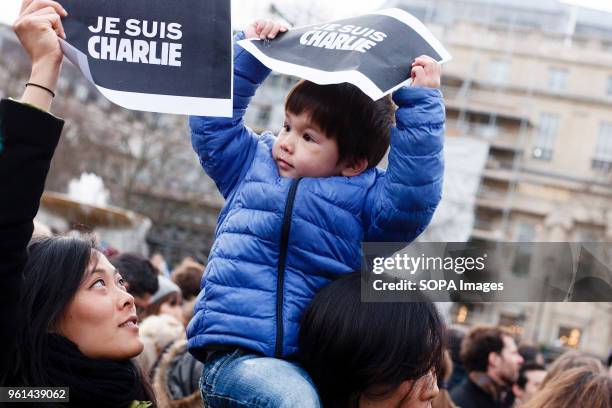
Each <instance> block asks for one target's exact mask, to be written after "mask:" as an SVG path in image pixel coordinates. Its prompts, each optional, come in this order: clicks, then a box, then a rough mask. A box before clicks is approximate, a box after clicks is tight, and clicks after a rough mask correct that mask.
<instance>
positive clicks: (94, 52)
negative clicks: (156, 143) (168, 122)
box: [61, 0, 232, 116]
mask: <svg viewBox="0 0 612 408" xmlns="http://www.w3.org/2000/svg"><path fill="white" fill-rule="evenodd" d="M61 3H62V5H63V6H64V8H65V9H66V10H67V11H68V17H67V18H66V19H65V20H64V22H63V24H64V28H65V30H66V41H65V42H63V43H62V46H63V49H64V53H65V54H66V56H67V57H68V58H69V59H70V60H71V61H72V62H73V63H74V64H75V65H77V66H78V67H79V68H80V69H81V71H82V72H83V73H84V74H85V75H86V76H87V77H88V79H90V80H91V81H92V82H93V83H94V84H95V85H96V86H97V87H98V89H99V90H100V91H101V92H102V93H103V94H104V95H105V96H106V97H108V98H109V99H110V100H112V101H113V102H115V103H117V104H119V105H122V106H125V107H128V108H131V109H138V110H148V111H157V112H167V113H182V114H198V115H211V116H231V110H232V104H231V98H232V89H231V87H232V85H231V84H232V76H231V75H232V48H231V47H232V38H231V11H230V0H208V1H195V2H194V1H187V0H173V1H170V2H169V1H163V0H130V1H120V0H104V1H99V0H61Z"/></svg>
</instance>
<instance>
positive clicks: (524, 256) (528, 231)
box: [512, 222, 536, 276]
mask: <svg viewBox="0 0 612 408" xmlns="http://www.w3.org/2000/svg"><path fill="white" fill-rule="evenodd" d="M535 235H536V232H535V226H534V225H533V224H530V223H527V222H520V223H518V224H517V228H516V240H515V241H516V242H521V243H522V244H517V245H516V250H515V252H514V264H513V265H512V273H513V274H515V275H517V276H526V275H529V267H530V264H531V255H532V254H531V252H532V248H533V246H532V245H529V244H527V243H529V242H533V240H534V239H535Z"/></svg>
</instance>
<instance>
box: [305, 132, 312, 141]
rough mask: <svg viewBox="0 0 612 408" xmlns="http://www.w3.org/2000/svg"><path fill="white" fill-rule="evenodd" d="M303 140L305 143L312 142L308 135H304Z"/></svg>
mask: <svg viewBox="0 0 612 408" xmlns="http://www.w3.org/2000/svg"><path fill="white" fill-rule="evenodd" d="M304 140H305V141H307V142H312V141H313V139H312V137H311V136H310V135H309V134H308V133H306V134H305V135H304Z"/></svg>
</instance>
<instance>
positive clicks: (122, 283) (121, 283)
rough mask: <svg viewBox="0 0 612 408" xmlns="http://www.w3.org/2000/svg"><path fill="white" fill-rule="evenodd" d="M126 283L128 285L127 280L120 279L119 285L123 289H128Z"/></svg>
mask: <svg viewBox="0 0 612 408" xmlns="http://www.w3.org/2000/svg"><path fill="white" fill-rule="evenodd" d="M125 283H126V282H125V279H123V278H121V279H119V285H120V286H123V287H124V288H125V287H126V284H125Z"/></svg>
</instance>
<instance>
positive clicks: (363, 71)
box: [240, 9, 450, 99]
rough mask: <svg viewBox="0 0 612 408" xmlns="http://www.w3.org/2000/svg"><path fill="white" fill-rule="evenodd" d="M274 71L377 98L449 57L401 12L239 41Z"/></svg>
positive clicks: (425, 30)
mask: <svg viewBox="0 0 612 408" xmlns="http://www.w3.org/2000/svg"><path fill="white" fill-rule="evenodd" d="M240 45H242V46H243V47H244V48H245V49H247V50H248V51H249V52H251V53H252V54H253V55H254V56H255V57H257V58H258V59H259V60H260V61H261V62H262V63H264V64H265V65H267V66H268V67H269V68H271V69H274V70H276V71H279V72H282V73H285V74H289V75H296V76H299V77H301V78H305V79H308V80H310V81H313V82H316V83H319V84H329V83H341V82H350V83H352V84H354V85H356V86H358V87H359V88H360V89H361V90H362V91H364V92H365V93H366V94H367V95H369V96H370V97H371V98H372V99H379V98H381V97H382V96H384V95H386V94H388V93H390V92H392V91H393V90H394V89H397V88H398V87H399V86H401V85H404V84H406V83H407V81H410V71H411V64H412V62H413V61H414V59H415V58H416V57H419V56H421V55H428V56H430V57H432V58H434V59H435V60H436V61H439V62H441V63H443V62H446V61H448V60H450V54H449V53H448V52H447V51H446V49H444V47H443V46H442V45H441V44H440V42H439V41H438V40H436V39H435V37H434V36H433V34H431V32H430V31H429V30H428V29H427V28H426V27H425V26H424V25H423V24H422V23H421V22H420V21H419V20H417V19H416V18H415V17H414V16H412V15H410V14H409V13H407V12H405V11H403V10H400V9H389V10H383V11H380V12H377V13H373V14H367V15H363V16H360V17H354V18H348V19H343V20H337V21H333V22H330V23H325V24H319V25H312V26H308V27H302V28H299V29H293V30H290V31H288V32H286V33H282V34H280V35H279V36H278V37H277V38H276V39H275V40H272V41H268V40H264V41H261V40H243V41H241V42H240Z"/></svg>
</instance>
